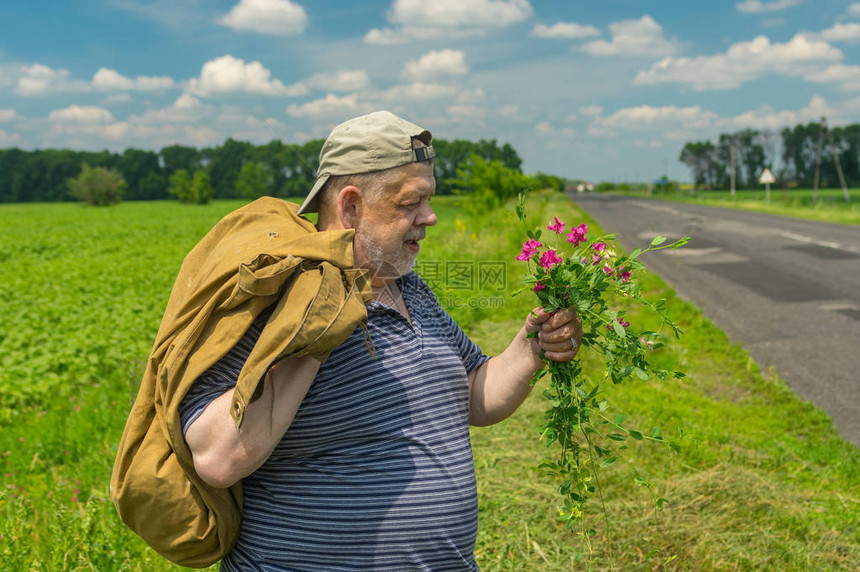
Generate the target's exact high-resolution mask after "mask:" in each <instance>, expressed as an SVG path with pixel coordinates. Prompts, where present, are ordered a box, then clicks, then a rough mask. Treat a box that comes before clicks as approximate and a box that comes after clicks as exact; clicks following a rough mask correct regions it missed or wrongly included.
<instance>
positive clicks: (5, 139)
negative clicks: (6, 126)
mask: <svg viewBox="0 0 860 572" xmlns="http://www.w3.org/2000/svg"><path fill="white" fill-rule="evenodd" d="M23 142H24V141H23V140H22V139H21V136H20V135H18V134H17V133H7V132H5V131H3V130H2V129H0V147H12V146H15V145H20V144H22V143H23Z"/></svg>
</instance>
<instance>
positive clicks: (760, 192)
mask: <svg viewBox="0 0 860 572" xmlns="http://www.w3.org/2000/svg"><path fill="white" fill-rule="evenodd" d="M625 194H630V195H634V196H641V193H625ZM653 196H654V198H657V199H661V200H670V201H680V202H687V203H697V204H703V205H710V206H715V207H727V208H736V209H742V210H749V211H757V212H763V213H769V214H776V215H782V216H790V217H795V218H803V219H808V220H817V221H820V222H834V223H840V224H860V189H848V196H849V198H850V199H851V200H850V201H846V200H845V195H844V193H843V192H842V189H819V190H818V196H817V198H816V200H813V197H814V193H813V191H812V189H790V190H785V189H771V191H770V204H768V202H767V196H766V192H765V190H764V189H763V188H762V189H755V190H738V191H735V196H734V197H733V196H732V195H731V192H730V191H696V192H695V193H692V192H691V191H682V192H680V193H675V194H669V195H653Z"/></svg>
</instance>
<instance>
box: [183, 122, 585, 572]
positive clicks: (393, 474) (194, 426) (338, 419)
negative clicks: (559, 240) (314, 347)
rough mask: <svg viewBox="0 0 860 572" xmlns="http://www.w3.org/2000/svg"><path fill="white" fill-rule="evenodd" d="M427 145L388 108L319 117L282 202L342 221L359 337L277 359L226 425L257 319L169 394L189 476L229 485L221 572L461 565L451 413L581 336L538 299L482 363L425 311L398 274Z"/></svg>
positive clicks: (415, 226)
mask: <svg viewBox="0 0 860 572" xmlns="http://www.w3.org/2000/svg"><path fill="white" fill-rule="evenodd" d="M433 156H434V152H433V147H432V140H431V135H430V133H429V132H428V131H426V130H424V129H422V128H420V127H418V126H416V125H414V124H412V123H410V122H408V121H405V120H403V119H401V118H399V117H396V116H394V115H392V114H391V113H388V112H384V111H383V112H376V113H371V114H369V115H366V116H363V117H359V118H356V119H353V120H350V121H347V122H346V123H343V124H342V125H339V126H338V127H336V128H335V129H334V130H333V131H332V133H331V135H330V136H329V137H328V139H327V140H326V142H325V144H324V145H323V148H322V151H321V153H320V167H319V171H318V179H317V182H316V184H315V185H314V187H313V189H312V190H311V192H310V193H309V195H308V197H307V199H306V200H305V202H304V204H303V205H302V207H301V209H300V212H319V219H318V222H317V227H318V229H319V230H320V231H326V230H339V229H354V231H355V238H354V261H355V266H356V267H360V268H365V269H367V270H368V271H369V272H370V274H371V276H372V288H373V300H372V301H371V302H370V304H369V305H368V308H367V331H366V332H365V331H362V329H361V328H356V331H355V332H354V333H353V334H352V335H351V336H350V337H349V338H348V339H347V340H346V342H344V343H343V344H341V345H340V346H338V347H337V348H335V349H334V351H332V353H331V354H330V356H329V357H328V359H326V360H325V361H324V362H323V363H320V362H319V361H317V360H316V359H314V358H312V357H293V358H286V359H283V360H281V361H280V362H277V363H276V364H275V365H274V366H272V368H271V369H270V370H269V372H268V374H267V376H266V380H265V383H264V385H263V390H262V395H261V396H260V398H258V399H256V400H255V401H254V402H253V403H251V404H250V405H249V406H248V408H247V411H246V412H245V416H244V421H243V424H242V425H241V428H237V426H236V423H234V420H233V419H232V418H231V416H230V410H229V409H230V403H231V395H232V388H233V386H234V385H235V383H236V377H237V375H238V372H239V370H240V369H241V367H242V364H243V362H244V359H245V358H247V356H248V354H249V352H250V351H251V348H252V347H253V345H254V343H255V341H256V339H257V337H258V336H259V335H260V331H261V330H262V328H263V327H264V325H265V318H266V315H265V313H264V315H262V316H261V317H260V318H258V319H257V320H256V321H255V322H254V325H253V326H252V327H251V328H250V329H249V331H248V332H247V333H246V334H245V336H244V338H243V339H242V341H241V342H240V343H239V344H238V345H237V346H236V347H235V348H234V349H233V350H232V351H231V352H230V353H229V354H228V355H227V356H225V357H224V358H223V359H222V360H221V361H220V362H219V363H218V364H216V365H215V366H213V367H212V368H211V369H210V370H209V371H208V372H207V373H206V374H205V375H203V376H202V377H200V378H198V379H197V381H195V383H194V385H193V386H192V389H191V391H190V392H189V394H188V395H187V396H186V397H185V399H184V400H183V402H182V408H181V416H182V422H183V430H184V431H185V439H186V441H187V443H188V446H189V448H190V449H191V451H192V455H193V460H194V467H195V469H196V470H197V472H198V474H199V475H200V476H201V477H202V478H203V479H204V480H205V481H206V482H207V483H209V484H211V485H214V486H218V487H227V486H230V485H232V484H234V483H236V482H238V481H240V480H241V481H242V483H243V489H244V510H243V519H242V529H241V533H240V536H239V539H238V542H237V543H236V545H235V547H234V549H233V550H232V552H231V553H230V554H229V555H228V556H227V557H226V558H225V559H224V560H223V561H222V570H267V571H271V570H285V571H286V570H290V571H293V570H398V571H401V570H477V568H478V567H477V565H476V563H475V560H474V557H473V550H474V547H475V537H476V532H477V518H478V511H477V494H476V487H475V475H474V466H473V462H472V453H471V446H470V441H469V424H472V425H491V424H493V423H497V422H499V421H501V420H503V419H505V418H506V417H508V416H509V415H511V414H512V413H513V412H514V411H515V410H516V409H517V407H518V406H519V405H520V404H521V403H522V402H523V400H524V399H525V398H526V396H527V395H528V394H529V391H530V389H531V388H530V385H529V380H530V378H531V376H532V374H533V373H534V372H535V371H536V370H537V369H538V368H539V367H540V366H541V364H542V362H541V359H540V354H541V352H545V355H546V357H548V358H549V359H552V360H557V361H562V360H569V359H572V358H573V357H574V355H575V354H576V350H577V347H578V341H579V340H580V339H581V336H582V330H581V327H580V325H579V322H578V319H577V318H576V316H575V315H574V314H573V313H572V312H559V313H557V314H555V315H552V316H550V315H548V314H546V313H544V312H543V311H541V310H540V309H538V310H536V311H535V312H533V313H532V314H530V315H529V316H528V317H527V318H526V319H525V324H524V325H523V327H522V328H521V329H520V331H519V332H518V333H517V335H516V336H515V337H514V339H513V341H512V342H511V343H510V345H509V346H508V347H507V348H506V349H505V350H504V351H503V352H502V353H501V354H499V355H497V356H495V357H492V358H490V357H488V356H486V355H484V354H483V353H482V352H481V350H480V349H479V348H478V346H476V345H475V344H474V343H473V342H472V341H470V340H469V338H468V337H467V336H466V335H465V334H464V333H463V331H462V330H461V329H460V328H459V327H458V326H457V324H456V323H455V322H454V321H453V319H452V318H451V317H450V316H449V315H448V314H447V313H446V312H445V311H444V309H442V308H441V307H440V306H439V304H438V302H437V301H436V299H435V297H434V295H433V293H432V292H431V291H430V289H429V288H428V287H427V285H426V284H425V283H424V282H423V281H422V280H421V278H420V277H419V276H418V275H417V274H415V273H414V272H412V268H413V265H414V263H415V259H416V257H417V256H418V253H419V251H420V248H421V241H422V240H423V239H424V238H425V235H426V230H427V227H430V226H433V225H434V224H436V214H435V213H434V212H433V209H432V207H431V199H432V197H433V194H434V191H435V186H436V183H435V179H434V176H433ZM532 332H537V334H538V335H537V336H536V337H535V336H529V334H530V333H532ZM368 333H369V338H370V341H372V344H370V345H371V348H369V347H368V344H367V339H366V338H367V337H368V336H367V334H368Z"/></svg>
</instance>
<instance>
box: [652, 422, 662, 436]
mask: <svg viewBox="0 0 860 572" xmlns="http://www.w3.org/2000/svg"><path fill="white" fill-rule="evenodd" d="M651 436H652V437H654V438H655V439H662V438H663V433H662V432H661V431H660V428H659V427H657V426H656V425H655V426H654V429H652V430H651Z"/></svg>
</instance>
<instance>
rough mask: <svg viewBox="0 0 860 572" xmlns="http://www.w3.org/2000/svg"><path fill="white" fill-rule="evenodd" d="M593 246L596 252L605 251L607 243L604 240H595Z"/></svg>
mask: <svg viewBox="0 0 860 572" xmlns="http://www.w3.org/2000/svg"><path fill="white" fill-rule="evenodd" d="M591 248H593V249H594V250H595V251H596V252H603V251H604V250H606V244H604V243H602V242H595V243H594V244H592V245H591Z"/></svg>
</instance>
